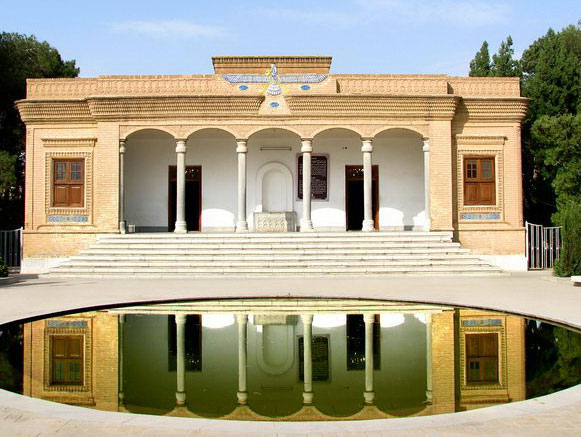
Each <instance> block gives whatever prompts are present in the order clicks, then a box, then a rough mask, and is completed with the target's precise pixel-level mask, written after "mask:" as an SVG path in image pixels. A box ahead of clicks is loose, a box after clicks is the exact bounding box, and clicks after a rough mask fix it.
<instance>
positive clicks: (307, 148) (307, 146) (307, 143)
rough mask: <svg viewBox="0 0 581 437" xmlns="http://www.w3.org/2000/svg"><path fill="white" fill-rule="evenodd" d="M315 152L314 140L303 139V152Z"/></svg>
mask: <svg viewBox="0 0 581 437" xmlns="http://www.w3.org/2000/svg"><path fill="white" fill-rule="evenodd" d="M312 151H313V139H312V138H301V152H302V153H311V152H312Z"/></svg>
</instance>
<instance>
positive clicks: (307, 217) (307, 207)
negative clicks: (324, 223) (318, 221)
mask: <svg viewBox="0 0 581 437" xmlns="http://www.w3.org/2000/svg"><path fill="white" fill-rule="evenodd" d="M301 144H302V145H301V152H302V154H303V218H302V219H301V232H312V231H313V222H312V220H311V155H312V153H313V140H312V139H310V138H303V139H302V140H301Z"/></svg>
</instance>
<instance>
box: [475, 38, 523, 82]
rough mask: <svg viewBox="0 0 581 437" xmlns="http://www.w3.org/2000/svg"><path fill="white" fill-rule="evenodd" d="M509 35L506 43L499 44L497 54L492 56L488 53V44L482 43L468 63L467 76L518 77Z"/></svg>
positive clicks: (518, 71) (516, 63) (517, 63)
mask: <svg viewBox="0 0 581 437" xmlns="http://www.w3.org/2000/svg"><path fill="white" fill-rule="evenodd" d="M512 44H513V42H512V38H511V36H510V35H509V36H508V37H507V38H506V41H502V42H501V43H500V48H499V49H498V52H497V53H495V54H493V55H492V61H491V60H490V53H489V52H488V42H487V41H484V42H483V43H482V47H480V50H478V52H476V55H475V56H474V59H472V61H470V72H469V73H468V75H469V76H472V77H511V76H520V68H519V62H518V61H517V60H515V59H513V56H514V49H513V48H512Z"/></svg>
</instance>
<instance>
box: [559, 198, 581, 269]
mask: <svg viewBox="0 0 581 437" xmlns="http://www.w3.org/2000/svg"><path fill="white" fill-rule="evenodd" d="M558 217H559V223H558V224H559V225H561V226H562V228H561V232H562V245H561V254H560V256H559V260H558V261H557V262H556V263H555V266H554V270H553V271H554V274H555V275H557V276H573V275H581V203H578V202H571V203H569V204H567V205H565V207H564V208H563V209H562V210H561V211H559V216H558Z"/></svg>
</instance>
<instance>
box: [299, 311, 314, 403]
mask: <svg viewBox="0 0 581 437" xmlns="http://www.w3.org/2000/svg"><path fill="white" fill-rule="evenodd" d="M301 319H302V321H303V361H304V368H303V377H304V378H303V379H304V383H305V386H304V390H303V404H308V405H310V404H312V403H313V315H312V314H303V315H301Z"/></svg>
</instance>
